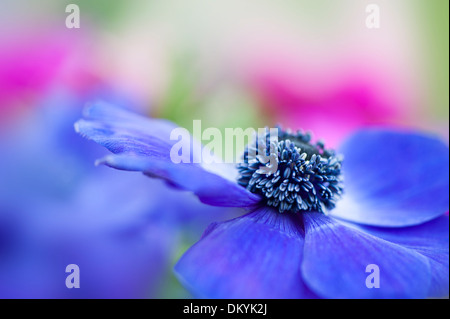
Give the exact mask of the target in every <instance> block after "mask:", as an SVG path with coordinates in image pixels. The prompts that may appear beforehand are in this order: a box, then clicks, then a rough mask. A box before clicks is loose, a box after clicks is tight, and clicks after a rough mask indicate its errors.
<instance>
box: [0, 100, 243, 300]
mask: <svg viewBox="0 0 450 319" xmlns="http://www.w3.org/2000/svg"><path fill="white" fill-rule="evenodd" d="M67 101H68V98H67V97H63V98H62V99H57V101H56V100H55V101H54V104H53V103H52V105H51V106H50V107H48V108H47V107H45V108H42V109H39V110H36V112H35V113H34V112H33V113H28V115H29V116H30V117H29V119H28V121H27V122H25V123H23V124H24V125H20V126H19V125H16V131H15V132H14V133H12V132H10V131H8V132H9V133H10V134H9V135H8V136H2V137H0V138H1V141H0V144H1V146H2V149H3V150H5V151H6V150H7V151H6V152H5V154H6V156H1V157H0V176H1V178H0V298H119V297H120V298H146V297H158V296H159V295H158V293H159V292H160V291H159V288H161V287H160V285H159V284H160V283H161V281H162V280H164V279H166V277H165V275H166V273H167V272H168V271H169V270H168V268H169V265H170V262H171V258H172V257H173V253H174V250H175V245H176V244H177V243H178V242H177V241H178V236H179V231H180V229H179V226H180V225H181V224H182V223H183V225H186V224H188V223H189V225H192V224H193V223H195V224H196V223H199V224H200V225H205V224H206V225H207V224H209V223H210V222H211V220H216V218H219V219H223V218H224V216H225V215H227V216H228V214H224V212H223V211H225V210H227V211H228V210H230V209H224V208H220V207H211V206H207V205H204V204H202V203H200V202H199V200H198V198H196V197H195V196H194V195H193V194H191V193H188V192H183V193H181V192H178V191H176V190H173V189H170V188H167V187H166V185H164V183H163V182H162V181H160V180H156V179H149V178H144V177H142V175H141V174H139V173H129V172H127V173H124V172H120V171H117V170H111V169H109V168H106V167H100V168H95V167H94V165H93V162H94V160H95V158H98V156H100V154H102V152H103V151H102V149H101V147H100V146H98V145H95V144H94V143H91V142H89V141H86V140H84V139H83V138H81V137H80V136H78V135H77V134H76V133H75V132H74V131H73V122H74V121H75V120H76V119H77V118H79V113H80V108H76V107H73V108H72V107H71V106H69V105H67V103H66V102H67ZM55 104H56V106H57V107H55ZM3 146H5V147H3ZM175 196H176V198H177V200H176V201H173V200H171V199H173V198H174V197H175ZM206 213H210V214H206ZM234 216H235V215H234ZM195 226H197V225H195ZM200 227H201V226H200ZM202 229H203V228H202ZM72 263H73V264H77V265H79V267H80V288H79V289H77V288H74V289H68V288H66V286H65V279H66V276H68V275H69V274H68V273H66V272H65V267H66V266H67V265H68V264H72Z"/></svg>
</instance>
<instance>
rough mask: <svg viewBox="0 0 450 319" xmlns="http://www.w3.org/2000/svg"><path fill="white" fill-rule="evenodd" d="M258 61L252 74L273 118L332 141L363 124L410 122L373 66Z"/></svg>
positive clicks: (259, 96) (254, 83) (263, 102)
mask: <svg viewBox="0 0 450 319" xmlns="http://www.w3.org/2000/svg"><path fill="white" fill-rule="evenodd" d="M254 65H255V66H256V67H255V68H253V69H252V70H251V72H250V76H249V77H248V78H247V80H248V81H249V82H250V85H251V87H252V90H253V91H254V92H255V94H256V96H257V97H258V99H259V100H260V102H261V104H262V105H263V106H264V107H265V108H266V110H267V111H268V112H269V115H270V117H271V119H272V120H273V121H274V122H279V123H283V125H284V126H285V127H290V128H292V129H303V130H310V131H312V132H313V133H314V132H320V136H316V137H318V138H322V139H324V140H325V142H326V143H327V145H329V146H336V145H337V144H338V143H339V141H342V139H343V138H344V137H346V136H347V135H348V134H349V133H350V132H352V131H354V130H355V129H357V128H360V127H363V126H368V125H383V124H394V123H395V124H397V125H398V124H400V125H401V124H406V123H404V119H405V118H406V117H407V110H406V109H405V107H404V106H403V105H400V104H399V102H398V98H397V97H396V96H395V95H394V94H392V92H391V90H392V87H390V86H389V84H388V83H383V77H382V76H380V75H379V73H377V71H376V70H373V69H370V67H367V66H366V67H358V66H357V65H356V64H355V65H351V64H350V63H349V64H348V65H347V67H342V65H339V66H338V67H335V68H333V69H328V68H326V67H325V66H324V67H322V68H314V67H311V66H309V65H308V64H307V62H306V61H305V63H304V65H298V63H293V61H289V60H284V61H282V60H275V61H274V60H273V57H272V58H271V60H270V61H269V62H266V61H263V60H260V63H259V65H258V64H254Z"/></svg>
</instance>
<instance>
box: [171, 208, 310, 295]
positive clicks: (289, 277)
mask: <svg viewBox="0 0 450 319" xmlns="http://www.w3.org/2000/svg"><path fill="white" fill-rule="evenodd" d="M302 250H303V234H302V230H301V227H300V221H299V219H298V216H288V215H282V214H279V213H277V212H276V211H274V210H272V209H269V208H261V209H259V210H256V211H255V212H253V213H250V214H247V215H245V216H242V217H239V218H236V219H233V220H230V221H226V222H223V223H217V224H212V225H210V227H209V228H208V229H207V230H206V231H205V233H204V235H203V237H202V239H201V240H200V241H199V242H198V243H196V244H195V245H194V246H192V247H191V248H190V249H189V250H188V251H187V252H186V253H185V254H184V255H183V257H182V258H181V259H180V260H179V262H178V263H177V265H176V266H175V271H176V273H177V276H178V278H179V279H180V281H181V282H182V283H183V284H184V285H185V286H186V287H188V288H189V289H190V290H191V291H192V292H193V293H194V295H195V296H197V297H202V298H314V297H316V296H315V295H314V294H313V293H312V292H311V291H310V290H309V289H308V288H307V287H306V286H305V284H304V283H303V280H302V277H301V274H300V263H301V260H302Z"/></svg>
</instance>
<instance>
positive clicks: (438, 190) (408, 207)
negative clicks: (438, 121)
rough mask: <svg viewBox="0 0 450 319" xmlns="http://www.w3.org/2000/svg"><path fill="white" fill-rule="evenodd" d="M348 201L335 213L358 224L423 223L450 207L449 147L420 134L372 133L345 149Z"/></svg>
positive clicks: (356, 138)
mask: <svg viewBox="0 0 450 319" xmlns="http://www.w3.org/2000/svg"><path fill="white" fill-rule="evenodd" d="M341 152H342V153H343V154H344V163H343V173H344V178H345V192H346V194H345V195H344V198H343V199H342V200H341V201H339V202H338V203H337V207H336V209H335V210H333V211H332V212H331V214H333V215H334V216H336V217H340V218H343V219H346V220H349V221H352V222H356V223H360V224H366V225H373V226H386V227H403V226H412V225H418V224H421V223H423V222H427V221H429V220H432V219H434V218H436V217H438V216H440V215H442V214H443V213H445V212H446V211H448V208H449V196H448V194H449V149H448V147H447V146H446V145H445V144H444V143H443V142H441V141H440V140H439V139H437V138H435V137H433V136H428V135H421V134H417V133H407V132H399V131H389V130H381V129H369V130H364V131H360V132H359V133H357V134H355V135H354V136H353V137H351V138H350V139H349V140H348V141H347V142H346V143H345V144H344V145H343V147H342V149H341Z"/></svg>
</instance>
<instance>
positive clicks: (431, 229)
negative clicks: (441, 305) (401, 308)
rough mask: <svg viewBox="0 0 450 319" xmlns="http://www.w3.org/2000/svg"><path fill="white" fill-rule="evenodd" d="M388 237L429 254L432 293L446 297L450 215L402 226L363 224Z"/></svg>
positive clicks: (367, 229)
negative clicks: (387, 226)
mask: <svg viewBox="0 0 450 319" xmlns="http://www.w3.org/2000/svg"><path fill="white" fill-rule="evenodd" d="M360 229H362V230H363V231H365V232H369V233H371V234H373V235H375V236H377V237H380V238H383V239H385V240H387V241H390V242H393V243H396V244H400V245H402V246H404V247H407V248H410V249H413V250H415V251H417V252H418V253H419V254H421V255H423V256H425V257H427V258H428V261H429V263H430V266H431V288H430V291H429V293H428V297H445V296H448V294H449V248H448V244H449V241H448V240H449V218H448V215H443V216H441V217H438V218H436V219H434V220H432V221H430V222H428V223H425V224H422V225H419V226H412V227H402V228H380V227H370V226H362V227H360Z"/></svg>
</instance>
